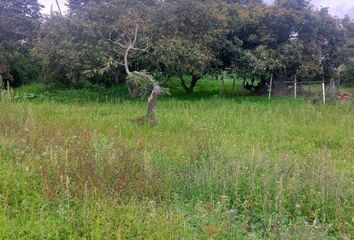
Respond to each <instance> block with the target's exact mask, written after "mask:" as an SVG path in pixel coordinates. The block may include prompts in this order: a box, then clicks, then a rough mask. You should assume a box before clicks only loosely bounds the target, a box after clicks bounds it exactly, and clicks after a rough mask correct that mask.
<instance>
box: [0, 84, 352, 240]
mask: <svg viewBox="0 0 354 240" xmlns="http://www.w3.org/2000/svg"><path fill="white" fill-rule="evenodd" d="M204 80H205V81H201V84H200V86H197V87H196V90H197V89H198V87H205V89H210V88H211V87H212V86H214V85H213V84H214V82H215V81H207V80H206V79H204ZM204 84H206V85H207V86H203V85H204ZM19 90H21V91H22V92H21V94H23V95H24V94H26V93H30V92H33V93H36V94H37V95H38V94H40V92H43V88H42V86H39V85H36V86H28V87H26V88H21V89H19ZM102 91H103V89H101V90H100V89H92V90H91V94H95V92H99V93H100V94H102V93H103V92H102ZM74 92H77V93H78V94H77V95H74V96H71V97H72V98H73V99H76V98H78V97H80V96H86V95H85V94H83V92H81V90H62V91H57V92H55V93H52V94H53V95H54V94H56V95H57V96H56V97H54V98H55V99H60V97H63V98H64V95H65V98H66V97H69V96H70V94H73V93H74ZM18 94H19V93H18ZM80 94H81V95H80ZM196 94H198V91H196ZM73 99H71V100H73ZM37 100H38V99H37ZM37 100H36V101H35V102H31V101H26V102H16V103H12V102H0V110H1V112H5V113H6V114H0V126H1V132H2V133H3V134H0V171H1V173H2V174H0V196H1V197H0V202H1V207H0V238H4V239H19V238H21V239H34V238H35V239H50V238H58V237H60V238H63V239H69V238H71V239H82V238H88V239H105V238H108V239H119V238H122V239H149V238H150V239H210V238H213V239H261V238H265V239H279V236H284V237H286V238H289V239H338V238H341V237H342V238H344V239H345V238H348V239H350V237H351V235H352V232H353V225H352V223H351V221H352V182H353V174H352V171H353V169H352V161H351V160H352V156H353V149H354V146H353V141H351V139H352V136H353V134H354V133H353V128H352V127H351V126H352V120H353V112H354V109H353V105H352V104H343V105H342V104H341V105H334V104H328V105H325V106H324V105H312V104H309V103H306V102H304V101H302V100H297V101H292V100H290V99H287V98H282V99H277V98H274V99H273V100H271V101H270V102H269V101H268V100H266V99H264V98H257V97H253V98H236V99H219V98H209V99H207V98H204V99H203V100H199V101H196V99H193V100H192V99H189V100H188V99H184V100H183V101H181V100H179V99H178V98H163V99H162V101H160V102H159V105H158V108H157V111H156V114H157V115H158V118H159V124H158V125H156V126H155V127H153V128H151V127H149V126H145V125H143V126H139V127H137V126H136V125H135V124H133V123H131V121H130V119H131V116H132V115H135V114H136V115H139V113H141V114H142V113H143V111H144V110H143V109H144V107H145V104H146V102H145V101H132V100H128V99H124V100H123V99H122V100H121V101H119V102H111V101H110V99H108V101H107V102H104V101H103V102H101V103H97V102H96V100H95V99H92V100H91V101H90V100H87V99H82V102H86V103H88V104H78V103H72V102H70V100H67V101H66V103H65V104H63V103H57V102H53V101H52V100H50V99H49V100H48V99H45V100H44V101H43V100H42V101H37ZM200 109H203V111H200ZM294 109H296V111H294ZM334 122H336V123H337V124H335V125H334V124H333V123H334ZM274 123H276V124H274ZM343 224H344V226H345V227H343Z"/></svg>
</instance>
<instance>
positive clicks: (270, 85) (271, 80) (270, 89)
mask: <svg viewBox="0 0 354 240" xmlns="http://www.w3.org/2000/svg"><path fill="white" fill-rule="evenodd" d="M272 87H273V73H271V75H270V84H269V96H268V100H270V97H271V96H272Z"/></svg>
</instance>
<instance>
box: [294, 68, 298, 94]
mask: <svg viewBox="0 0 354 240" xmlns="http://www.w3.org/2000/svg"><path fill="white" fill-rule="evenodd" d="M294 97H295V99H296V98H297V79H296V74H295V77H294Z"/></svg>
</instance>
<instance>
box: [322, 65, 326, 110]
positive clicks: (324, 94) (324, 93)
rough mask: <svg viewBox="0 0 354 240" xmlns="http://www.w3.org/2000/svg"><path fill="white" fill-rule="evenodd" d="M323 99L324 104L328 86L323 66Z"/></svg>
mask: <svg viewBox="0 0 354 240" xmlns="http://www.w3.org/2000/svg"><path fill="white" fill-rule="evenodd" d="M322 97H323V103H326V84H325V77H324V69H323V65H322Z"/></svg>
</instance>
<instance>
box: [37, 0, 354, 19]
mask: <svg viewBox="0 0 354 240" xmlns="http://www.w3.org/2000/svg"><path fill="white" fill-rule="evenodd" d="M273 1H274V0H265V2H267V3H272V2H273ZM39 2H40V3H41V4H43V5H44V6H45V9H44V10H43V12H44V13H49V11H50V6H51V5H52V4H53V9H54V10H57V9H58V8H57V5H56V3H55V0H39ZM58 2H59V4H60V6H61V9H62V11H64V12H65V11H66V10H67V7H66V6H65V2H66V1H65V0H58ZM312 3H313V4H314V5H315V6H316V7H329V11H330V13H331V14H332V15H337V16H338V17H343V16H345V15H349V16H351V17H352V18H354V0H312Z"/></svg>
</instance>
